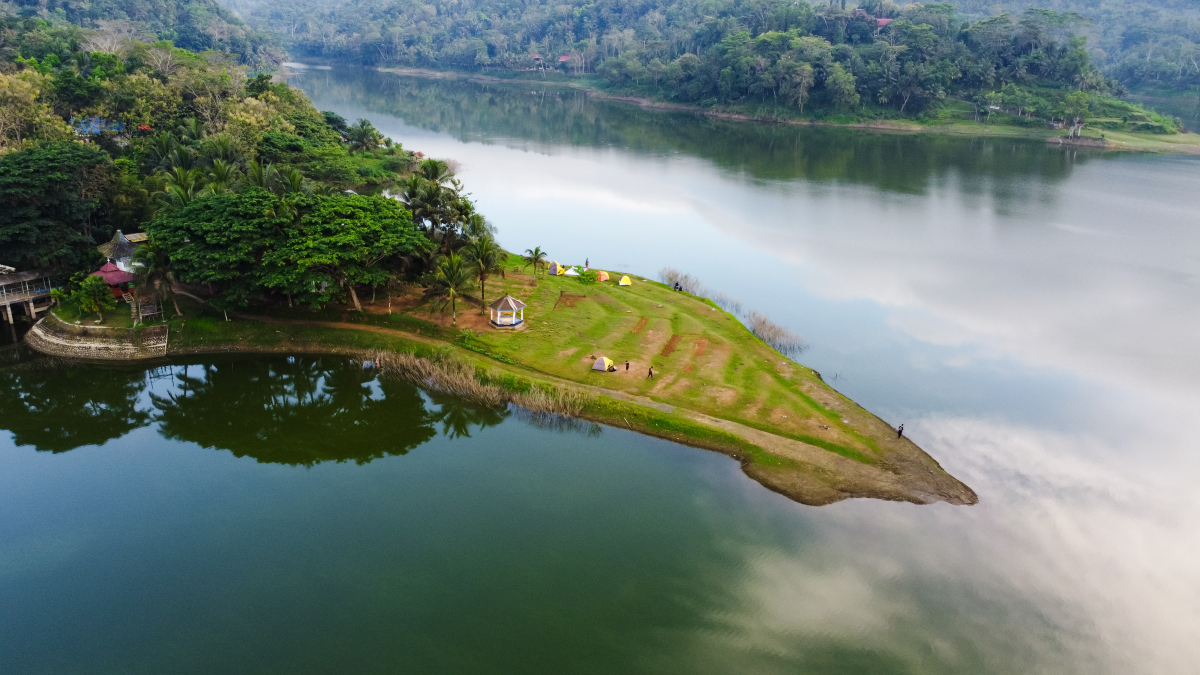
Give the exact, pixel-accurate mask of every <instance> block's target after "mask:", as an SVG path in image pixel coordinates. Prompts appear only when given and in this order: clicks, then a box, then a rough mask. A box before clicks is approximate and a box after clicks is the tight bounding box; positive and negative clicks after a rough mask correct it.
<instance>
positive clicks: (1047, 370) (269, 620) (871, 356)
mask: <svg viewBox="0 0 1200 675" xmlns="http://www.w3.org/2000/svg"><path fill="white" fill-rule="evenodd" d="M292 82H293V84H295V85H297V86H300V87H303V88H304V89H305V90H306V91H308V92H309V93H310V95H311V96H312V97H313V99H314V101H315V102H316V103H317V105H318V107H320V108H321V109H325V110H335V111H337V112H339V113H340V114H342V115H343V116H345V117H347V118H348V119H351V120H353V119H355V118H357V117H360V116H361V117H367V118H369V119H371V120H372V121H373V122H374V123H375V125H376V126H377V127H379V128H380V129H381V130H383V131H384V132H385V133H387V134H388V135H390V136H392V137H393V138H395V139H397V140H399V141H401V142H403V143H404V145H405V147H408V148H411V149H417V150H423V151H424V152H426V153H427V154H430V155H433V156H436V157H445V158H451V159H454V160H455V161H457V162H458V164H459V173H460V175H461V177H462V179H463V180H464V182H465V183H466V184H467V185H468V186H469V189H470V190H471V191H472V192H473V193H474V197H475V198H476V199H477V200H478V202H479V206H480V208H481V209H482V211H483V212H484V213H486V214H487V215H488V217H489V218H490V219H491V220H492V221H493V222H494V223H495V225H496V226H497V227H498V228H499V238H500V241H501V243H502V244H504V245H505V246H506V247H507V248H509V249H511V250H524V249H525V248H530V247H533V246H536V245H540V246H542V247H543V248H546V249H548V250H549V251H550V252H551V253H552V255H553V257H554V258H556V259H558V260H560V261H562V262H582V261H583V259H584V258H585V257H587V258H590V259H591V262H592V264H593V266H598V267H601V268H609V269H616V270H629V271H637V272H640V273H649V274H653V273H654V272H655V271H656V270H658V269H659V268H660V267H662V266H664V265H671V266H674V267H676V268H679V269H682V270H685V271H687V272H690V273H691V274H693V275H695V276H697V277H700V278H701V279H703V280H704V281H705V282H706V283H707V284H708V285H709V286H710V287H711V288H712V289H714V290H718V291H721V292H724V293H726V294H728V295H731V296H736V297H738V298H740V299H741V301H742V304H743V305H744V306H745V307H746V308H747V309H759V310H762V311H766V312H768V313H769V314H770V315H771V316H772V317H773V318H775V319H776V320H777V321H779V322H781V323H786V324H787V325H789V326H790V327H791V328H793V329H794V330H796V331H797V332H800V333H802V334H803V335H804V336H805V337H806V338H807V340H808V341H809V343H810V344H811V348H810V349H809V351H808V352H806V353H805V354H804V355H803V356H802V357H801V360H802V361H804V362H805V363H807V364H809V365H812V366H813V367H815V368H817V369H818V370H820V371H821V372H822V373H824V374H825V375H826V378H827V379H829V380H830V381H831V382H832V383H833V384H834V385H835V386H837V387H838V388H839V389H841V390H842V391H844V392H845V393H846V394H848V395H849V396H851V397H853V398H855V399H856V400H858V401H859V402H861V403H862V404H863V405H865V406H867V407H868V408H870V409H871V410H873V411H874V412H876V413H878V414H879V415H881V416H882V417H883V418H884V419H886V420H888V421H889V422H891V423H893V424H898V423H900V422H904V423H905V424H906V429H907V430H908V432H909V434H910V435H911V436H912V437H913V438H914V439H915V440H916V441H917V442H918V443H919V444H921V445H922V447H924V448H925V449H926V450H928V451H929V452H930V453H931V454H933V455H934V456H935V457H936V458H937V459H938V460H939V461H941V462H942V463H943V465H944V466H945V467H946V468H947V469H948V470H950V471H951V472H952V473H953V474H955V475H956V476H958V477H960V478H961V479H963V480H964V481H965V482H967V483H968V484H970V485H971V486H972V487H973V488H975V490H976V491H977V492H978V493H979V495H980V500H981V501H980V504H979V505H978V506H975V507H969V508H964V507H950V506H945V505H935V506H929V507H916V506H912V505H908V504H893V503H885V502H878V501H866V500H853V501H849V502H843V503H840V504H835V505H832V506H828V507H821V508H810V507H804V506H800V505H797V504H794V503H792V502H790V501H788V500H786V499H784V498H782V497H780V496H778V495H775V494H772V493H769V492H767V491H766V490H764V489H762V488H761V487H760V486H758V485H757V484H755V483H753V482H751V481H749V480H748V479H746V478H744V477H743V476H742V475H741V474H740V472H739V470H738V468H737V465H736V463H734V462H733V461H731V460H729V459H726V458H724V457H722V456H719V455H715V454H711V453H705V452H702V451H698V450H692V449H688V448H684V447H680V446H676V445H673V444H670V443H666V442H661V441H657V440H654V439H647V438H642V437H639V436H635V435H631V434H629V433H627V432H623V431H621V430H618V429H611V428H599V427H591V426H587V425H578V426H575V427H573V428H566V429H564V428H546V427H545V426H544V425H543V426H539V425H538V424H535V423H534V421H531V420H528V419H523V418H521V417H519V416H517V415H513V414H509V413H507V412H503V411H501V412H497V411H490V410H481V409H476V408H473V407H471V406H465V405H463V404H461V403H460V402H457V401H454V400H449V399H438V398H434V397H430V396H429V395H427V394H424V393H422V392H420V391H419V390H416V389H414V388H412V387H409V386H407V385H402V384H398V383H394V382H382V383H381V382H377V381H376V380H375V379H374V378H373V376H372V375H371V373H369V372H364V371H363V370H362V369H361V368H359V367H357V366H355V365H353V364H348V363H346V362H344V361H342V360H338V359H324V360H313V359H291V360H288V359H284V358H271V359H232V358H231V359H210V360H205V361H195V362H190V363H186V364H185V363H182V362H180V363H175V364H171V365H169V366H164V367H162V368H158V369H155V370H151V371H147V370H145V369H102V368H68V369H46V368H42V367H38V366H36V365H22V366H18V367H17V368H8V369H5V370H3V372H2V373H0V378H2V379H3V380H4V382H3V383H0V428H3V429H7V430H8V431H7V433H4V434H0V636H2V637H0V672H5V673H10V672H11V673H40V672H45V673H59V672H122V673H126V672H168V671H169V672H213V671H228V672H278V671H288V672H321V673H324V672H330V671H334V670H339V671H345V672H401V671H403V672H514V671H515V672H548V673H549V672H552V673H560V672H606V673H608V672H687V673H694V672H711V673H728V672H751V673H759V672H761V673H773V672H780V673H797V672H812V673H966V672H972V673H1188V672H1198V671H1197V666H1196V664H1197V663H1200V643H1198V642H1197V641H1196V640H1195V636H1196V635H1198V634H1200V496H1198V493H1197V491H1196V489H1195V485H1194V483H1195V477H1196V476H1197V475H1198V473H1197V470H1198V469H1200V462H1198V461H1197V449H1198V445H1200V444H1198V443H1197V441H1196V432H1195V431H1194V429H1195V427H1196V422H1197V415H1196V411H1197V410H1200V352H1198V350H1197V345H1198V344H1200V163H1198V162H1197V161H1196V160H1194V159H1191V158H1183V157H1143V156H1135V155H1111V154H1105V155H1101V154H1094V153H1081V152H1076V151H1063V150H1059V149H1053V148H1047V147H1045V146H1043V145H1041V144H1038V143H1029V142H1024V141H1015V140H980V139H957V138H942V137H936V136H909V135H874V134H868V133H861V132H859V133H850V132H846V131H842V130H832V129H801V128H790V127H777V126H759V125H742V124H730V123H723V122H716V121H712V120H705V119H700V118H695V117H692V116H683V115H665V114H657V113H648V112H645V111H641V110H638V109H636V108H632V107H627V106H622V105H617V104H608V103H604V102H595V101H591V100H589V99H587V98H586V97H584V96H582V95H580V94H578V93H574V92H570V91H561V90H555V89H552V88H545V89H543V88H540V87H530V86H529V85H504V86H495V85H484V84H477V83H467V82H446V81H442V82H433V81H428V80H421V79H414V78H404V77H399V76H395V75H389V74H380V73H370V72H364V71H356V70H332V71H331V70H317V69H308V70H300V71H298V73H297V75H296V76H295V77H294V78H293V79H292Z"/></svg>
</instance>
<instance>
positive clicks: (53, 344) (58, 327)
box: [25, 312, 169, 361]
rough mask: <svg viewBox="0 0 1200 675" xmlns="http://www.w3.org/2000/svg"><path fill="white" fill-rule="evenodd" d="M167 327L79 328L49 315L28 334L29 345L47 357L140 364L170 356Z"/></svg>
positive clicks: (52, 314)
mask: <svg viewBox="0 0 1200 675" xmlns="http://www.w3.org/2000/svg"><path fill="white" fill-rule="evenodd" d="M168 334H169V329H168V328H167V327H166V326H145V327H141V328H103V327H99V326H76V325H72V324H69V323H66V322H64V321H62V320H61V319H59V318H58V317H57V316H55V315H54V313H53V312H51V313H50V314H48V315H47V316H46V317H44V318H43V319H42V320H40V321H38V322H37V323H36V324H34V326H33V328H30V329H29V332H28V333H26V334H25V344H26V345H28V346H29V347H31V348H33V349H36V350H37V351H39V352H42V353H43V354H49V355H51V356H59V357H62V358H68V359H89V360H95V361H139V360H143V359H157V358H162V357H164V356H166V355H167V340H168V337H169V335H168Z"/></svg>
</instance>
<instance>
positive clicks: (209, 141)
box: [200, 132, 242, 164]
mask: <svg viewBox="0 0 1200 675" xmlns="http://www.w3.org/2000/svg"><path fill="white" fill-rule="evenodd" d="M200 155H201V156H202V157H204V159H205V160H206V161H207V162H214V161H216V160H218V159H219V160H221V161H223V162H227V163H229V164H241V163H242V154H241V153H240V152H238V149H237V146H235V145H234V144H233V137H232V136H230V135H229V134H227V133H224V132H222V133H219V134H213V135H212V136H208V137H206V138H205V139H204V142H203V143H201V144H200Z"/></svg>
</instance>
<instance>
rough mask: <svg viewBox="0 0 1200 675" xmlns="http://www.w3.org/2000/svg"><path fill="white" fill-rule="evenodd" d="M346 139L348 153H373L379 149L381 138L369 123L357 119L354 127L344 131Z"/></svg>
mask: <svg viewBox="0 0 1200 675" xmlns="http://www.w3.org/2000/svg"><path fill="white" fill-rule="evenodd" d="M346 138H347V139H348V140H349V141H350V151H351V152H354V151H355V150H358V151H360V152H367V151H374V150H375V148H378V147H379V144H380V143H381V142H382V140H383V137H382V136H381V135H380V134H379V131H377V130H376V129H375V126H374V125H372V124H371V122H370V121H368V120H365V119H362V118H359V120H358V121H357V122H355V123H354V126H352V127H350V128H349V129H347V130H346Z"/></svg>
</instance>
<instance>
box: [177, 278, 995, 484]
mask: <svg viewBox="0 0 1200 675" xmlns="http://www.w3.org/2000/svg"><path fill="white" fill-rule="evenodd" d="M505 263H506V267H508V269H509V270H511V269H513V268H515V267H519V266H520V265H521V262H520V258H518V257H516V256H512V257H510V258H508V259H507V260H506V261H505ZM618 278H619V275H613V277H612V280H611V281H608V282H596V283H592V284H588V283H586V282H583V281H580V280H579V279H577V278H572V277H563V276H550V277H544V278H541V279H538V280H535V279H533V278H532V277H531V276H530V275H528V274H523V273H521V274H518V273H513V272H511V271H510V272H506V274H505V276H504V277H502V278H495V279H493V280H490V281H489V283H488V289H489V292H488V297H489V298H495V297H498V296H499V295H500V294H502V293H508V294H510V295H512V296H514V297H517V298H519V299H521V300H522V301H524V302H525V303H527V305H528V306H527V307H526V309H525V318H526V321H525V324H524V326H523V327H522V328H521V329H519V330H511V329H496V328H494V327H491V326H490V325H489V324H488V321H487V315H486V314H482V313H481V312H480V307H481V304H480V303H479V301H478V298H474V299H473V300H474V302H472V301H471V299H469V298H464V304H463V305H462V306H460V307H459V309H458V312H457V316H456V319H457V321H456V322H455V319H454V318H453V317H452V316H451V315H450V314H449V313H444V312H442V311H441V310H440V308H439V307H437V306H436V305H437V303H436V300H435V299H431V297H430V296H429V295H428V294H427V293H426V292H424V289H422V288H419V287H415V286H407V287H400V288H398V289H396V290H395V291H394V294H389V295H387V296H386V297H385V295H384V294H383V293H380V294H378V295H376V297H375V299H374V301H373V302H372V301H370V300H368V301H366V302H365V303H364V305H363V311H356V310H355V309H354V308H353V306H351V305H345V306H334V305H330V306H327V307H326V308H324V309H321V310H299V309H294V308H293V309H290V310H289V309H286V308H273V309H266V308H255V309H252V310H249V311H240V312H237V313H235V314H234V315H233V316H231V317H230V318H229V320H226V315H225V313H224V312H219V311H217V310H215V309H213V308H212V307H211V306H208V305H206V304H202V303H200V302H197V301H196V300H195V299H193V298H192V297H188V296H186V295H183V294H180V295H181V296H182V297H181V298H180V300H181V302H182V304H183V306H184V311H185V316H183V317H177V318H175V319H172V320H170V321H169V322H168V324H169V326H170V335H171V339H170V348H169V352H168V354H169V355H184V354H198V353H214V352H229V351H246V352H262V353H335V354H351V355H354V356H356V357H363V358H379V359H381V363H384V364H387V363H388V358H387V357H388V355H392V354H400V355H412V356H415V357H417V358H418V359H420V360H421V361H422V362H423V363H424V365H423V367H422V369H421V370H420V373H419V375H418V376H417V377H415V378H410V379H415V380H417V381H418V383H420V384H422V385H423V386H427V387H429V386H432V387H435V388H436V387H439V386H441V387H444V388H445V389H446V390H447V391H450V392H451V393H458V394H460V395H465V396H468V397H472V396H477V397H482V399H483V400H484V401H486V402H491V403H499V402H503V401H506V400H511V401H514V402H516V403H518V404H525V403H526V402H527V400H528V395H529V394H530V393H538V394H539V395H541V396H542V397H543V398H544V397H545V395H546V394H549V396H550V397H551V398H553V399H555V401H557V402H558V404H557V405H551V406H549V407H548V408H542V409H549V410H554V411H561V412H567V413H569V414H570V415H572V416H575V417H579V418H583V419H587V420H591V421H595V422H600V423H604V424H609V425H612V426H615V427H619V428H625V429H630V430H633V431H637V432H640V433H644V434H648V435H652V436H658V437H661V438H666V439H669V440H673V441H676V442H680V443H684V444H687V445H692V446H695V447H700V448H705V449H709V450H714V451H718V452H722V453H724V454H727V455H729V456H731V457H733V458H735V459H737V460H739V462H740V463H741V465H742V468H743V470H744V471H745V472H746V474H747V475H749V476H750V477H752V478H753V479H755V480H756V481H758V482H759V483H761V484H763V485H764V486H766V487H768V488H769V489H771V490H774V491H776V492H779V493H781V494H783V495H786V496H788V497H789V498H791V499H794V500H796V501H799V502H802V503H805V504H811V505H820V504H827V503H831V502H835V501H838V500H841V499H845V498H850V497H870V498H881V499H891V500H902V501H910V502H914V503H931V502H936V501H947V502H950V503H955V504H973V503H975V501H977V498H976V496H975V494H974V492H972V491H971V489H970V488H968V487H967V486H965V485H963V484H962V483H960V482H959V481H957V480H956V479H954V478H953V477H952V476H950V475H949V474H947V473H946V472H945V471H944V470H943V469H942V468H941V467H940V466H939V465H938V464H937V462H936V461H935V460H933V459H932V458H931V457H929V456H928V455H927V454H925V453H924V452H922V451H921V450H920V448H918V447H917V446H916V445H915V444H913V443H912V442H911V441H909V440H908V439H907V438H903V439H897V438H896V433H895V431H894V430H893V429H892V428H891V427H890V426H889V425H888V424H886V423H885V422H883V421H882V420H880V419H879V418H877V417H875V416H874V415H872V414H871V413H870V412H868V411H867V410H864V409H863V408H861V407H860V406H858V405H857V404H855V403H854V402H853V401H851V400H849V399H848V398H846V397H844V396H842V395H841V394H839V393H838V392H837V391H835V390H834V389H833V388H831V387H829V386H828V385H827V384H826V383H825V382H824V381H823V380H822V379H821V376H820V374H818V373H816V372H815V371H813V370H811V369H810V368H807V367H805V366H803V365H801V364H799V363H797V362H795V361H793V360H791V359H788V358H786V357H784V356H782V355H781V354H780V353H779V352H777V351H776V350H775V349H773V348H771V347H769V346H768V345H767V344H765V343H764V342H763V341H762V340H760V339H759V338H758V337H756V336H755V335H753V334H752V333H751V332H750V331H749V330H747V328H746V327H745V326H744V325H743V323H742V322H741V321H739V320H738V318H737V317H735V316H734V315H732V314H730V313H729V312H726V311H725V310H723V309H721V308H720V307H718V306H717V305H716V304H715V303H714V302H713V301H712V300H709V299H708V298H704V297H699V296H695V295H691V294H689V293H686V292H682V291H674V290H672V289H671V288H670V287H668V286H667V285H665V284H662V283H658V282H654V281H650V280H648V279H645V278H643V277H638V276H633V277H632V279H633V285H632V286H628V287H622V286H618V285H617V284H616V281H617V279H618ZM389 310H390V312H389ZM431 310H432V311H431ZM381 355H383V356H382V357H381ZM600 356H607V357H608V358H610V359H613V361H614V362H615V363H616V365H617V368H618V369H617V371H616V372H600V371H596V370H593V369H592V365H593V363H594V362H595V360H596V358H598V357H600ZM626 361H628V362H629V369H628V370H626V367H625V362H626ZM448 364H449V365H448ZM651 365H653V367H654V371H655V376H654V378H653V379H649V378H648V377H647V374H648V370H649V367H650V366H651ZM385 367H386V366H385ZM447 374H449V376H450V377H451V378H452V379H453V378H462V376H463V375H464V374H465V375H467V376H468V377H470V378H471V379H472V380H473V382H472V383H466V384H464V383H463V382H462V381H461V379H458V380H453V381H451V382H449V383H446V382H439V381H438V380H439V378H441V377H443V376H446V375H447ZM476 385H479V386H476ZM480 387H482V389H480ZM534 407H535V409H538V408H539V407H538V406H536V405H535V406H534Z"/></svg>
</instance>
